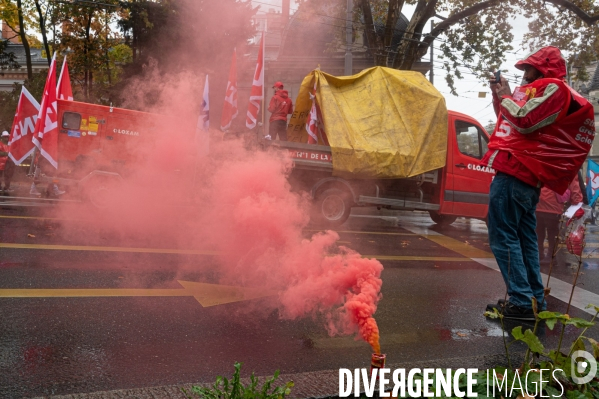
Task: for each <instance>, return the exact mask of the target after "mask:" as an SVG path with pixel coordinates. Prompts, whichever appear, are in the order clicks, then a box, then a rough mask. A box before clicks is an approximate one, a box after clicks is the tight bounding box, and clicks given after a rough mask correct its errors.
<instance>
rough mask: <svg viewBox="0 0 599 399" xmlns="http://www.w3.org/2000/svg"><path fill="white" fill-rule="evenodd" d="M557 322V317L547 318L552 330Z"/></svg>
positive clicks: (546, 321) (548, 326)
mask: <svg viewBox="0 0 599 399" xmlns="http://www.w3.org/2000/svg"><path fill="white" fill-rule="evenodd" d="M555 323H557V319H545V324H546V325H547V328H549V329H550V330H553V327H555Z"/></svg>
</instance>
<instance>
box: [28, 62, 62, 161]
mask: <svg viewBox="0 0 599 399" xmlns="http://www.w3.org/2000/svg"><path fill="white" fill-rule="evenodd" d="M32 140H33V143H34V144H35V146H36V147H37V148H38V149H39V151H40V153H41V154H42V156H43V157H44V158H46V159H47V160H48V162H50V164H51V165H52V166H54V167H55V168H57V169H58V115H57V108H56V53H54V57H53V58H52V63H51V64H50V69H49V70H48V77H47V78H46V85H45V86H44V93H43V95H42V104H41V105H40V110H39V113H38V114H37V121H36V123H35V129H34V132H33V137H32Z"/></svg>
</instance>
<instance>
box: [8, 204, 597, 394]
mask: <svg viewBox="0 0 599 399" xmlns="http://www.w3.org/2000/svg"><path fill="white" fill-rule="evenodd" d="M373 216H375V217H373ZM174 223H176V221H174ZM93 228H94V227H93V226H90V225H89V224H87V223H86V221H85V218H77V219H69V218H64V217H59V216H56V214H54V213H52V208H48V209H46V210H40V209H35V208H25V209H23V208H1V209H0V317H1V319H2V323H0V397H2V398H21V397H36V396H41V395H58V394H73V393H87V392H95V391H107V390H114V389H134V388H142V387H150V386H160V385H177V384H188V383H192V382H209V381H213V380H214V378H215V377H216V376H217V375H230V374H231V373H232V370H233V363H234V362H235V361H240V362H243V375H244V376H247V375H249V373H250V372H252V371H253V372H255V373H256V375H269V374H272V373H273V372H274V370H277V369H279V370H280V371H281V372H282V373H286V374H294V373H303V372H312V371H319V370H335V369H339V368H341V367H343V368H355V367H368V366H369V362H370V355H371V350H370V347H369V346H368V344H366V343H365V342H363V341H361V340H356V339H355V338H354V337H330V336H328V334H327V332H326V329H325V328H324V326H323V324H324V322H325V321H324V320H323V319H319V318H307V319H302V320H293V321H290V320H282V319H281V318H279V315H278V313H277V312H276V311H268V312H265V311H262V310H261V309H263V308H265V307H266V306H263V305H266V304H269V303H272V301H276V297H272V296H268V293H256V292H251V290H250V291H247V290H246V291H244V290H243V289H242V288H231V287H222V286H219V285H218V265H217V261H216V257H215V254H214V253H213V252H211V251H210V249H209V248H195V247H193V246H189V247H185V248H182V247H180V246H174V243H173V242H170V241H169V238H168V237H162V236H157V237H152V236H151V234H152V233H148V236H146V237H144V239H143V242H142V241H141V240H140V242H139V243H136V240H135V238H131V237H128V240H127V241H126V243H127V245H123V239H122V238H123V237H120V236H118V235H114V236H113V235H111V234H110V232H98V231H92V230H93ZM337 230H338V232H339V235H340V241H339V243H338V244H339V245H344V246H348V247H350V248H353V249H355V250H357V251H359V252H360V253H361V254H362V255H365V256H372V257H376V258H377V259H379V260H380V261H381V262H382V263H383V265H384V267H385V269H384V271H383V275H382V278H383V288H382V294H383V298H382V300H381V301H380V303H379V308H378V311H377V313H376V315H375V317H376V320H377V322H378V325H379V327H380V331H381V346H382V351H383V352H384V353H386V355H387V359H388V360H387V361H388V364H397V363H405V362H414V361H442V360H443V359H456V358H458V359H459V358H463V359H465V360H464V362H465V364H463V367H468V364H467V359H468V358H470V357H473V356H486V355H497V354H499V355H501V354H503V353H504V346H503V338H502V331H501V326H500V324H498V323H497V322H495V321H492V320H487V319H485V317H483V315H482V313H483V311H484V308H485V305H486V304H487V303H493V302H496V300H497V299H498V298H502V297H503V296H504V291H505V289H504V286H503V282H502V279H501V277H500V274H499V273H498V272H497V271H496V270H495V268H496V266H495V264H494V259H493V257H492V255H491V254H490V249H489V246H488V240H487V231H486V226H485V224H484V223H482V222H480V221H475V220H466V219H458V220H457V221H456V222H455V223H454V224H453V225H451V226H448V227H438V226H436V225H434V224H433V223H432V221H431V220H430V218H429V217H428V215H427V214H425V213H416V212H415V213H407V212H406V213H397V212H396V213H393V212H386V213H385V212H384V211H381V212H374V215H373V214H372V213H371V214H368V215H367V214H364V213H362V214H357V213H355V214H354V215H353V216H352V217H351V218H350V219H349V221H348V222H347V223H346V224H344V225H343V226H341V227H340V228H339V229H337ZM314 232H315V230H310V229H307V230H306V231H304V234H305V235H306V237H309V236H310V235H311V234H313V233H314ZM596 232H597V228H596V227H595V226H590V227H589V234H588V236H587V242H588V244H587V252H586V255H585V259H584V262H583V265H582V269H583V274H582V275H581V276H580V278H579V280H578V282H579V283H580V284H581V285H580V287H579V288H578V289H577V291H576V295H575V297H574V301H573V303H574V304H575V306H574V307H573V308H572V310H571V312H570V314H572V315H574V316H582V317H587V318H590V315H589V314H588V313H585V311H584V310H583V309H584V306H585V305H586V304H588V303H590V302H593V303H595V304H598V305H599V278H598V273H597V268H598V262H597V255H595V253H594V252H593V251H594V250H595V249H596V248H597V247H598V246H599V240H598V239H597V236H596ZM198 265H202V267H199V266H198ZM575 266H577V263H576V260H575V258H574V257H573V256H571V255H569V254H565V253H564V251H563V250H562V251H561V252H560V254H559V255H558V263H557V265H556V266H555V267H554V270H553V271H552V276H551V281H552V296H551V297H550V299H549V307H550V309H552V310H556V311H561V312H564V311H565V310H566V302H567V301H568V298H569V295H570V288H571V285H570V284H571V283H572V278H573V267H575ZM544 272H545V273H547V272H548V270H547V267H545V268H544ZM193 283H197V284H196V285H194V284H193ZM240 292H242V293H241V294H240ZM244 294H245V298H248V297H251V298H253V299H249V300H242V299H241V298H242V297H243V295H244ZM269 308H271V307H269ZM508 327H509V326H508ZM576 332H577V331H576V330H575V329H574V328H571V329H570V328H568V329H567V331H566V335H567V339H566V341H567V342H570V341H571V338H572V337H574V336H575V334H576ZM539 335H540V336H541V338H542V341H543V342H544V343H545V345H546V346H547V347H550V346H552V345H553V346H555V345H556V342H557V336H558V332H557V331H549V330H548V329H546V327H543V328H541V331H540V333H539ZM587 335H588V336H591V337H595V338H598V337H599V329H597V328H596V327H593V328H592V329H590V330H589V332H588V333H587ZM516 349H518V348H517V347H516ZM333 388H334V387H333ZM333 392H334V390H333Z"/></svg>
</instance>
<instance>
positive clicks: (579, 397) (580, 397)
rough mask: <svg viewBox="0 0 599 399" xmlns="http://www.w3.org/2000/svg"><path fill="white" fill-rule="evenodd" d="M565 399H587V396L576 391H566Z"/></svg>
mask: <svg viewBox="0 0 599 399" xmlns="http://www.w3.org/2000/svg"><path fill="white" fill-rule="evenodd" d="M566 398H568V399H587V396H586V395H585V394H584V393H582V392H580V391H578V390H572V391H566Z"/></svg>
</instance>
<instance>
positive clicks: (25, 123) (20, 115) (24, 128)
mask: <svg viewBox="0 0 599 399" xmlns="http://www.w3.org/2000/svg"><path fill="white" fill-rule="evenodd" d="M39 109H40V104H39V103H38V102H37V100H36V99H35V98H33V96H32V95H31V93H29V91H28V90H27V89H26V88H25V86H23V88H22V89H21V96H20V97H19V103H18V104H17V112H16V113H15V117H14V119H13V122H12V128H11V129H10V136H9V138H8V147H9V150H8V156H9V157H10V159H12V160H13V162H14V163H15V165H20V164H21V162H23V161H24V160H25V159H26V158H27V157H28V156H29V155H31V153H32V152H33V150H34V149H35V145H33V141H32V139H31V138H32V136H33V132H34V130H35V122H36V121H37V114H38V113H39Z"/></svg>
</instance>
